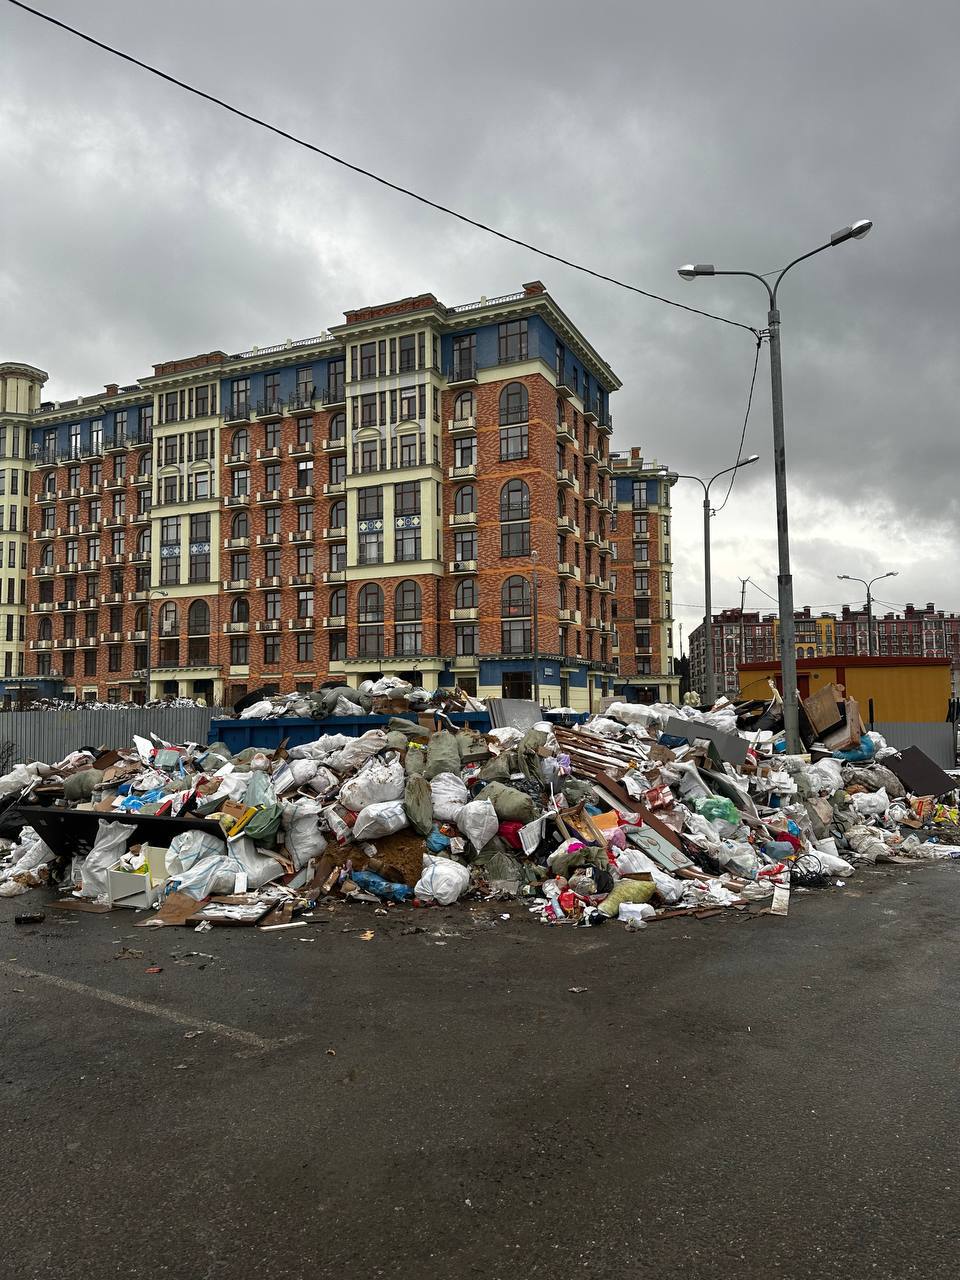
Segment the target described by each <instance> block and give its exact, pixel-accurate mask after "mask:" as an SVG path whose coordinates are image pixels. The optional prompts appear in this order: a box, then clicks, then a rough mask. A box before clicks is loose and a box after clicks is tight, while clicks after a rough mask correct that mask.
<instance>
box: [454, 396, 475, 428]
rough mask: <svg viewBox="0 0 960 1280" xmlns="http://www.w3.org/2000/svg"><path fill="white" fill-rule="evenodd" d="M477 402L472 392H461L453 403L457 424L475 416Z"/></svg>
mask: <svg viewBox="0 0 960 1280" xmlns="http://www.w3.org/2000/svg"><path fill="white" fill-rule="evenodd" d="M475 406H476V401H475V400H474V397H473V392H472V391H461V392H460V394H459V395H458V396H457V398H456V400H454V402H453V417H454V420H455V421H456V422H463V421H465V420H466V419H467V418H472V417H473V416H474V408H475Z"/></svg>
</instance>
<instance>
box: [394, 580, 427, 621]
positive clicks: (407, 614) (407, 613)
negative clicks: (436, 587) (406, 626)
mask: <svg viewBox="0 0 960 1280" xmlns="http://www.w3.org/2000/svg"><path fill="white" fill-rule="evenodd" d="M422 601H423V597H422V595H421V592H420V585H419V583H417V582H411V581H409V580H408V581H406V582H401V583H400V585H399V586H398V587H397V590H396V592H395V594H394V616H395V617H396V620H397V621H398V622H419V621H420V617H421V612H422V607H423V606H422Z"/></svg>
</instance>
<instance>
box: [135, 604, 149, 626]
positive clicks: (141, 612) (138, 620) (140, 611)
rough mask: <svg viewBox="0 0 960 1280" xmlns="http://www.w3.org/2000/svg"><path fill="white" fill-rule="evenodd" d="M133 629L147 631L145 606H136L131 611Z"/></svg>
mask: <svg viewBox="0 0 960 1280" xmlns="http://www.w3.org/2000/svg"><path fill="white" fill-rule="evenodd" d="M133 629H134V631H146V629H147V606H146V605H145V604H138V605H137V607H136V609H134V611H133Z"/></svg>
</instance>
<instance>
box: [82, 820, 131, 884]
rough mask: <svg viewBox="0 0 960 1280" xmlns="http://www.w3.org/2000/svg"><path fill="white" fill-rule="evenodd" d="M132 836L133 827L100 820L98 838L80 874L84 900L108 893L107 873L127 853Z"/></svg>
mask: <svg viewBox="0 0 960 1280" xmlns="http://www.w3.org/2000/svg"><path fill="white" fill-rule="evenodd" d="M132 834H133V827H130V826H127V825H126V823H123V822H107V821H105V820H104V819H103V818H101V819H100V821H99V822H98V823H97V838H96V840H95V841H94V842H93V848H92V849H91V850H90V852H89V853H88V854H87V856H86V858H85V859H84V861H83V867H82V868H81V872H80V892H81V895H82V896H83V897H84V898H99V897H100V895H101V894H105V893H106V892H107V872H108V871H109V869H110V868H111V867H112V866H113V865H114V863H117V862H119V861H120V859H121V858H122V857H123V855H124V853H126V850H127V844H128V842H129V840H130V837H131V835H132Z"/></svg>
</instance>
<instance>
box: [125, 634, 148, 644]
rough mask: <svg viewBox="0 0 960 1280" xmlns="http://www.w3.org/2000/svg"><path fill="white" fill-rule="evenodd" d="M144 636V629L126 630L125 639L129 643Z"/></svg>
mask: <svg viewBox="0 0 960 1280" xmlns="http://www.w3.org/2000/svg"><path fill="white" fill-rule="evenodd" d="M146 638H147V633H146V631H128V632H127V641H128V642H129V643H131V644H135V643H137V642H138V641H143V640H146Z"/></svg>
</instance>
